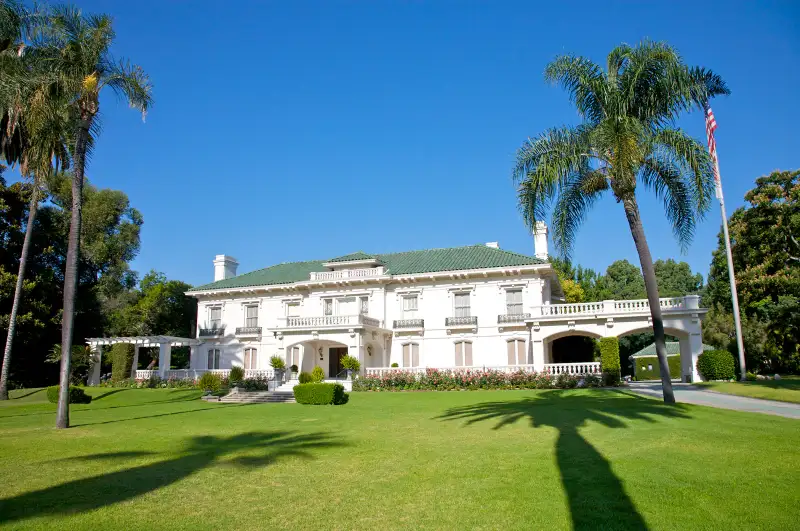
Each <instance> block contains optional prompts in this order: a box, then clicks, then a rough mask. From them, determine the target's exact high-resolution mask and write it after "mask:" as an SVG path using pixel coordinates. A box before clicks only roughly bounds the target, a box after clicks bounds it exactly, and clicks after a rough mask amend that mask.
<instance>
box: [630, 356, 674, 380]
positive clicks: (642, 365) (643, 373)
mask: <svg viewBox="0 0 800 531" xmlns="http://www.w3.org/2000/svg"><path fill="white" fill-rule="evenodd" d="M667 363H668V364H669V374H670V376H672V377H673V378H677V377H678V375H679V374H681V357H680V356H667ZM633 365H634V369H633V371H634V374H635V375H636V380H637V381H641V380H660V379H661V368H660V367H659V366H658V358H657V357H655V356H647V357H645V358H634V359H633ZM650 366H652V367H653V369H652V370H650V369H648V367H650Z"/></svg>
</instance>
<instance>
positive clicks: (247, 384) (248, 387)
mask: <svg viewBox="0 0 800 531" xmlns="http://www.w3.org/2000/svg"><path fill="white" fill-rule="evenodd" d="M241 385H242V387H244V389H245V391H269V378H267V377H266V376H254V377H253V378H245V379H244V380H242V382H241Z"/></svg>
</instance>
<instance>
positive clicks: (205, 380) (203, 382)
mask: <svg viewBox="0 0 800 531" xmlns="http://www.w3.org/2000/svg"><path fill="white" fill-rule="evenodd" d="M197 388H198V389H200V390H202V391H211V392H212V393H217V392H219V390H220V389H221V388H222V379H221V378H220V377H219V375H218V374H215V373H213V372H206V373H203V375H202V376H201V377H200V378H199V379H198V380H197Z"/></svg>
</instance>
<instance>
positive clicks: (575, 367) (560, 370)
mask: <svg viewBox="0 0 800 531" xmlns="http://www.w3.org/2000/svg"><path fill="white" fill-rule="evenodd" d="M433 370H436V371H453V372H463V371H484V372H486V371H494V372H503V373H515V372H520V371H523V372H537V371H536V367H535V366H534V365H480V366H479V365H474V366H470V367H446V368H435V367H370V368H367V369H364V375H365V376H368V377H376V378H381V377H383V376H388V375H391V374H400V373H402V374H416V375H420V374H426V373H427V372H428V371H433ZM541 372H543V373H546V374H554V375H558V374H571V375H574V376H584V375H587V374H600V372H601V371H600V362H599V361H590V362H585V363H546V364H544V366H543V367H542V369H541Z"/></svg>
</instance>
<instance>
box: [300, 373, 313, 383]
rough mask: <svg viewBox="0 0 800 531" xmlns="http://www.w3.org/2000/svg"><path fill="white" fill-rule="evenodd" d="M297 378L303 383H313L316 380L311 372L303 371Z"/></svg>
mask: <svg viewBox="0 0 800 531" xmlns="http://www.w3.org/2000/svg"><path fill="white" fill-rule="evenodd" d="M297 379H298V380H299V381H300V383H301V384H306V383H311V382H313V381H314V377H313V376H311V373H310V372H306V371H303V372H301V373H300V374H299V375H298V376H297Z"/></svg>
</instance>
